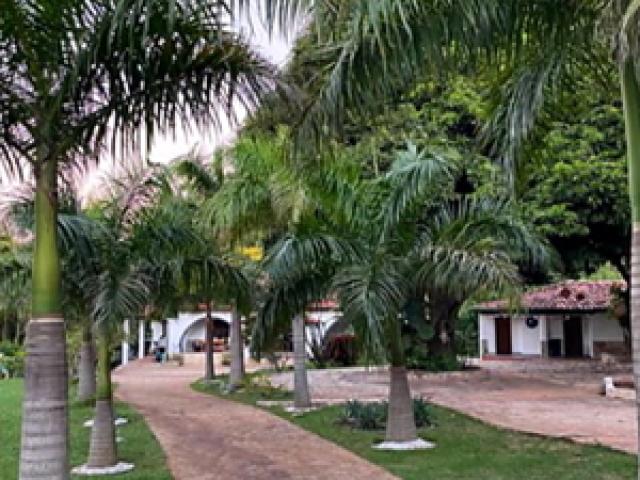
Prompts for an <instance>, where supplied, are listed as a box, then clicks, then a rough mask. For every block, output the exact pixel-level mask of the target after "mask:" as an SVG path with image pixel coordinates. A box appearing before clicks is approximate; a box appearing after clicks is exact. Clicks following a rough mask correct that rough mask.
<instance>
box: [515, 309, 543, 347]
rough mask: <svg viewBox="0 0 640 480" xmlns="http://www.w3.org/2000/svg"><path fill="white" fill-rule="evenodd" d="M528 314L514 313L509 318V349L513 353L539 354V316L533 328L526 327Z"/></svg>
mask: <svg viewBox="0 0 640 480" xmlns="http://www.w3.org/2000/svg"><path fill="white" fill-rule="evenodd" d="M528 316H529V315H516V316H513V317H512V318H511V349H512V350H513V353H520V354H523V355H541V354H542V349H541V347H540V320H541V319H540V318H539V317H537V316H536V317H535V318H537V319H538V325H537V326H536V327H535V328H529V327H527V323H526V319H527V317H528Z"/></svg>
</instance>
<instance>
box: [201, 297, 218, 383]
mask: <svg viewBox="0 0 640 480" xmlns="http://www.w3.org/2000/svg"><path fill="white" fill-rule="evenodd" d="M204 338H205V345H204V355H205V365H204V379H205V380H207V381H209V380H213V379H214V378H215V377H216V371H215V366H214V364H213V345H212V344H213V320H212V319H211V302H207V317H206V318H205V321H204Z"/></svg>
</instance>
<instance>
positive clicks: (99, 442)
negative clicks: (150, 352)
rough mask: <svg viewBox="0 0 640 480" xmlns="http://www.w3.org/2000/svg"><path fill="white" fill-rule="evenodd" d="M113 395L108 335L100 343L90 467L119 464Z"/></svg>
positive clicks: (90, 443) (90, 446)
mask: <svg viewBox="0 0 640 480" xmlns="http://www.w3.org/2000/svg"><path fill="white" fill-rule="evenodd" d="M112 393H113V392H112V388H111V349H110V339H109V335H108V334H103V335H101V338H100V339H99V341H98V388H97V392H96V408H95V416H94V419H93V427H92V428H91V439H90V442H89V459H88V461H87V465H88V466H89V467H110V466H112V465H115V464H116V463H117V454H116V430H115V426H114V424H113V422H114V415H113V395H112Z"/></svg>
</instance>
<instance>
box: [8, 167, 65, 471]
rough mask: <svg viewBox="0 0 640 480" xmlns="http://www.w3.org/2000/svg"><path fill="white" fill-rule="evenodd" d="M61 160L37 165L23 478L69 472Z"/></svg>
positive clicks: (22, 452) (23, 419) (23, 426)
mask: <svg viewBox="0 0 640 480" xmlns="http://www.w3.org/2000/svg"><path fill="white" fill-rule="evenodd" d="M56 173H57V163H56V162H54V161H51V160H49V161H48V162H45V163H44V164H43V165H42V166H41V167H36V169H35V177H36V199H35V234H36V235H35V249H34V253H33V274H32V275H33V276H32V306H31V314H32V318H31V320H30V321H29V323H28V325H27V332H26V333H27V337H26V352H27V355H26V359H25V382H24V386H25V393H24V400H23V402H22V438H21V446H20V474H19V475H20V479H21V480H31V479H34V480H35V479H42V478H47V479H50V480H66V479H68V478H69V457H68V451H69V449H68V436H69V435H68V410H67V408H68V402H67V374H68V373H67V358H66V340H65V325H64V319H63V318H62V309H61V302H60V298H61V297H60V258H59V252H58V245H57V234H56V228H57V205H56V203H57V200H56V199H57V185H56Z"/></svg>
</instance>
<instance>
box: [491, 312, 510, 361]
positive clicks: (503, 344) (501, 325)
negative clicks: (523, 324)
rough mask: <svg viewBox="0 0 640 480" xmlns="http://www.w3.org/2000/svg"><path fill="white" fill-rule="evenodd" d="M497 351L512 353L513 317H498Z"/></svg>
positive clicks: (499, 352) (505, 353) (498, 352)
mask: <svg viewBox="0 0 640 480" xmlns="http://www.w3.org/2000/svg"><path fill="white" fill-rule="evenodd" d="M495 320H496V353H497V354H498V355H511V353H512V351H511V318H510V317H496V319H495Z"/></svg>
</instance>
